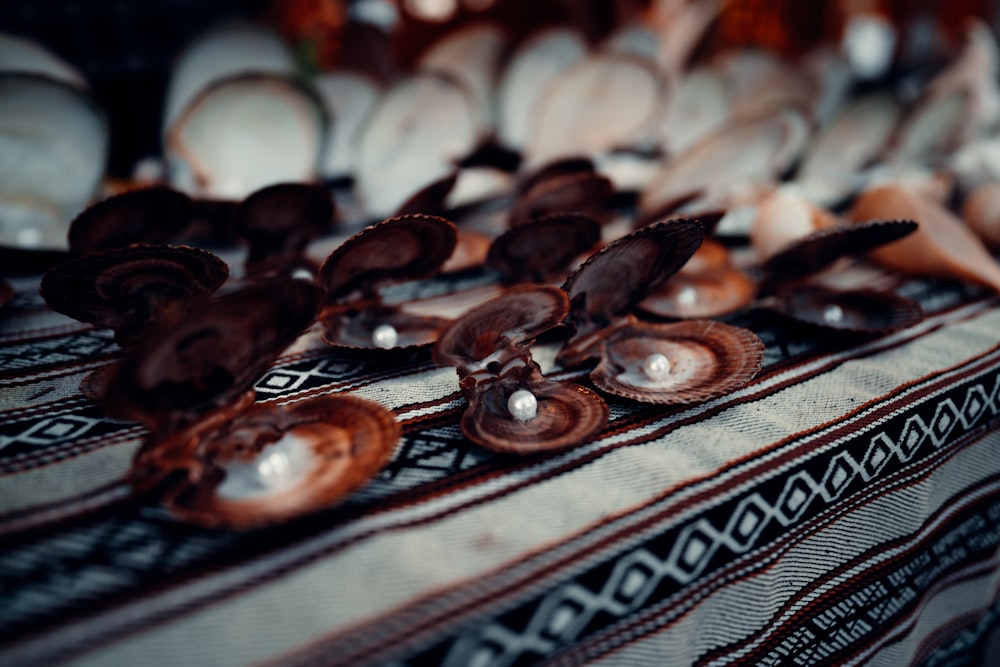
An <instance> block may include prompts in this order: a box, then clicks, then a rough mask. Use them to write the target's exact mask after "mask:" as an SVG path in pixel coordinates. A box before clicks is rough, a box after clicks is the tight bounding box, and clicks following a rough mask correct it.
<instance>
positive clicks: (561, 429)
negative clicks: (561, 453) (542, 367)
mask: <svg viewBox="0 0 1000 667" xmlns="http://www.w3.org/2000/svg"><path fill="white" fill-rule="evenodd" d="M519 390H524V391H527V392H530V394H531V395H532V396H533V397H534V400H535V401H536V402H537V412H536V414H535V416H533V417H532V418H530V419H523V420H522V419H517V418H515V417H514V416H513V415H512V413H511V409H510V407H509V401H510V399H511V395H512V394H514V392H515V391H519ZM467 397H468V400H469V407H468V409H466V411H465V413H464V414H463V415H462V422H461V424H462V432H463V433H465V435H466V436H467V437H468V438H469V440H472V441H473V442H475V443H476V444H478V445H481V446H483V447H486V448H487V449H491V450H493V451H497V452H503V453H505V454H518V455H527V454H536V453H540V452H550V451H556V450H560V449H566V448H568V447H572V446H574V445H578V444H580V443H583V442H587V441H589V440H592V439H593V438H594V436H596V435H597V434H598V433H599V432H600V431H602V430H603V429H604V428H605V427H606V426H607V423H608V406H607V404H606V403H605V402H604V400H603V399H601V397H600V396H598V395H597V394H595V393H594V392H593V391H591V390H589V389H586V388H585V387H581V386H580V385H576V384H570V383H562V382H553V381H552V380H547V379H545V378H544V377H543V376H542V374H541V373H540V372H539V370H538V367H537V365H535V364H534V363H529V364H526V365H514V366H513V367H512V368H511V369H510V370H509V371H508V372H507V373H505V374H503V375H502V376H501V377H499V378H498V379H497V380H495V381H493V382H490V383H489V384H486V385H482V386H480V387H479V388H478V391H476V392H469V393H467Z"/></svg>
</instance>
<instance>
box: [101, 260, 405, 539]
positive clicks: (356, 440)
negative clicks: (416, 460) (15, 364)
mask: <svg viewBox="0 0 1000 667" xmlns="http://www.w3.org/2000/svg"><path fill="white" fill-rule="evenodd" d="M318 303H319V295H318V292H317V290H316V288H315V287H314V286H313V285H311V284H309V283H307V282H304V281H298V280H290V279H283V280H277V281H272V282H269V283H259V284H251V285H248V286H246V287H243V288H242V289H240V290H238V291H235V292H231V293H229V294H226V295H225V296H222V297H219V298H217V299H214V300H212V301H211V302H209V303H208V304H207V305H206V307H205V308H204V309H203V310H201V311H200V312H198V313H196V316H195V317H191V318H188V319H186V320H185V321H184V322H183V323H181V324H179V325H177V326H175V327H172V328H168V329H166V330H163V331H160V332H159V333H157V334H156V335H155V336H152V337H150V338H148V339H147V340H145V341H143V343H142V344H141V345H139V346H137V347H136V348H134V349H132V350H130V351H129V352H128V353H127V354H126V355H125V357H124V358H123V360H122V362H121V363H120V364H118V365H117V366H115V367H113V371H112V373H111V376H110V377H109V378H108V384H107V388H106V393H105V396H104V406H105V409H106V411H107V413H108V414H109V415H111V416H113V417H116V418H121V419H131V420H136V421H139V422H140V423H142V424H143V425H144V426H146V427H147V428H148V429H149V436H148V437H147V438H146V440H145V442H144V443H143V445H142V447H141V448H140V450H139V452H138V453H137V454H136V457H135V460H134V461H133V465H132V470H131V472H130V480H131V482H132V484H133V487H134V488H135V489H136V490H137V491H138V492H140V493H156V494H158V495H159V497H160V499H161V504H162V505H163V506H164V507H165V508H166V509H167V510H168V511H169V512H170V513H171V514H172V515H174V516H175V517H176V518H178V519H180V520H182V521H186V522H190V523H195V524H198V525H202V526H211V527H225V528H237V529H243V528H251V527H255V526H260V525H266V524H271V523H275V522H279V521H284V520H288V519H291V518H294V517H297V516H300V515H303V514H306V513H309V512H313V511H315V510H318V509H321V508H324V507H328V506H330V505H332V504H333V503H335V502H337V501H338V500H339V499H341V498H342V497H343V496H344V495H345V494H347V493H348V492H350V491H351V490H353V489H354V488H356V487H358V486H359V485H361V484H363V483H364V482H365V481H367V480H368V479H369V478H370V477H371V476H372V475H374V474H375V472H377V471H378V470H379V469H380V468H381V467H382V466H383V465H384V464H385V463H386V461H388V459H389V457H390V456H391V454H392V451H393V448H394V446H395V444H396V442H397V441H398V439H399V434H400V431H399V426H398V424H397V423H396V421H395V419H394V418H393V416H392V414H391V413H390V412H389V411H388V410H386V409H385V408H383V407H382V406H380V405H378V404H376V403H372V402H370V401H366V400H363V399H360V398H356V397H353V396H338V395H328V396H322V397H318V398H312V399H308V400H304V401H299V402H295V403H290V404H287V405H266V404H254V403H253V397H254V392H253V384H254V382H256V381H257V379H258V378H259V377H260V376H261V375H263V373H264V372H265V371H266V370H267V368H269V367H270V365H271V364H272V363H273V362H274V360H275V359H276V358H277V356H278V354H280V353H281V351H282V350H284V349H285V348H286V347H287V346H288V345H289V344H291V343H292V342H293V341H294V340H295V339H296V338H297V337H298V336H299V334H300V333H302V331H304V330H305V329H306V328H307V327H308V326H309V325H311V324H312V322H313V321H314V319H315V314H316V310H317V307H318Z"/></svg>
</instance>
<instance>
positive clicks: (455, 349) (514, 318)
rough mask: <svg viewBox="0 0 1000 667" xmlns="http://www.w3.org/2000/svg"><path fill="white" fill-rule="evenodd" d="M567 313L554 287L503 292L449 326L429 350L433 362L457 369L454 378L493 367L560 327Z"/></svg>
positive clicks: (565, 302) (562, 297) (560, 293)
mask: <svg viewBox="0 0 1000 667" xmlns="http://www.w3.org/2000/svg"><path fill="white" fill-rule="evenodd" d="M568 310H569V302H568V300H567V298H566V293H565V292H563V291H562V290H561V289H559V288H558V287H551V286H542V285H520V286H517V287H511V288H508V289H507V290H505V291H504V292H503V293H502V294H500V295H499V296H497V297H494V298H492V299H490V300H489V301H487V302H486V303H483V304H480V305H479V306H475V307H474V308H471V309H470V310H469V311H467V312H466V313H465V314H464V315H463V316H462V317H460V318H459V319H457V320H455V321H454V322H452V323H451V324H450V325H449V326H448V328H447V329H445V330H444V331H443V332H442V333H441V336H440V337H439V338H438V341H437V343H436V344H435V346H434V360H435V361H436V362H437V363H439V364H441V365H442V366H454V367H456V368H458V369H459V376H463V375H466V374H469V373H476V372H479V371H483V370H489V367H493V368H499V367H500V366H502V365H503V364H504V363H506V362H507V361H509V360H510V359H512V358H514V357H517V356H519V355H521V354H522V353H523V351H524V348H525V347H526V346H527V345H529V344H530V343H531V341H532V340H534V338H535V337H536V336H539V335H540V334H542V333H544V332H546V331H548V330H549V329H551V328H553V327H555V326H556V325H558V324H559V323H560V322H562V320H563V318H565V317H566V313H567V312H568Z"/></svg>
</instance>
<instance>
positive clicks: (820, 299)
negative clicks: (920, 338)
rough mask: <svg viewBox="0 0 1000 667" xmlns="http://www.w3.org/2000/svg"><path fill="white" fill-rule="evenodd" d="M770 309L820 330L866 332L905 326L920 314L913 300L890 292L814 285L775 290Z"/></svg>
mask: <svg viewBox="0 0 1000 667" xmlns="http://www.w3.org/2000/svg"><path fill="white" fill-rule="evenodd" d="M774 308H775V310H777V311H778V312H780V313H782V314H783V315H785V316H786V317H790V318H792V319H794V320H797V321H799V322H804V323H806V324H811V325H814V326H818V327H823V328H824V329H834V330H837V331H846V332H855V333H868V334H886V333H890V332H893V331H898V330H899V329H905V328H906V327H910V326H913V325H914V324H917V323H918V322H920V321H921V320H922V319H923V317H924V313H923V310H922V309H921V308H920V305H919V304H918V303H917V302H915V301H913V300H912V299H907V298H905V297H902V296H899V295H897V294H895V293H893V292H883V291H875V290H869V289H863V290H832V289H827V288H825V287H819V286H814V285H807V286H797V287H796V288H795V289H789V290H782V291H779V292H778V293H777V294H776V295H775V305H774Z"/></svg>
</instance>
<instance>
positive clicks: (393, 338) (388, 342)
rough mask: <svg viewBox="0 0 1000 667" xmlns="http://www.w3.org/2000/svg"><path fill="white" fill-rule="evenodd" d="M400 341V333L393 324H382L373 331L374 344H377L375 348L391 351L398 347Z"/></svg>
mask: <svg viewBox="0 0 1000 667" xmlns="http://www.w3.org/2000/svg"><path fill="white" fill-rule="evenodd" d="M398 341H399V332H397V331H396V327H394V326H392V325H391V324H380V325H378V326H377V327H375V330H374V331H372V342H373V343H375V347H381V348H383V349H389V348H390V347H396V343H397V342H398Z"/></svg>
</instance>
